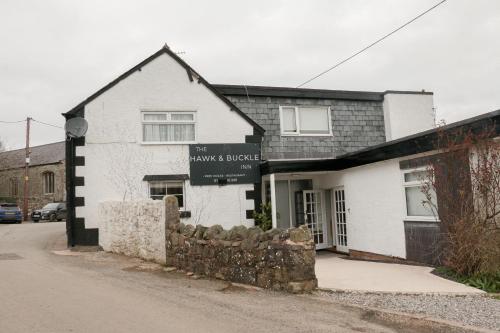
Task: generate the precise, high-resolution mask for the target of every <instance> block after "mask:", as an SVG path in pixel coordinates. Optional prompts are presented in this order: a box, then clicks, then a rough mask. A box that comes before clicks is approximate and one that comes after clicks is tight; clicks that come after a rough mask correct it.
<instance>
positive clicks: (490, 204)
mask: <svg viewBox="0 0 500 333" xmlns="http://www.w3.org/2000/svg"><path fill="white" fill-rule="evenodd" d="M495 133H496V132H495V128H494V127H491V128H488V129H486V130H483V131H481V132H479V133H478V132H477V131H476V132H472V131H471V130H468V131H465V130H454V131H449V130H448V131H446V130H444V129H442V128H438V135H437V140H436V146H435V148H436V149H437V150H439V151H440V153H439V154H438V155H437V156H435V157H434V158H433V159H432V163H431V165H430V166H429V168H428V172H427V176H426V177H427V179H426V181H425V182H423V184H424V185H423V186H422V192H423V193H424V194H425V196H426V202H425V203H424V204H427V205H429V206H431V208H432V209H433V211H434V212H435V213H436V214H437V215H438V216H439V218H440V221H441V222H440V227H441V235H442V237H441V244H440V249H441V250H442V252H441V255H442V257H441V262H442V263H443V264H444V265H445V266H447V267H449V268H451V269H453V270H454V271H455V272H457V273H459V274H463V275H468V276H471V275H475V274H480V273H486V274H488V273H496V272H497V271H498V270H499V267H500V232H499V226H500V141H499V140H498V139H495V138H494V137H495ZM433 193H436V195H437V203H436V202H435V201H433V200H431V198H432V197H433Z"/></svg>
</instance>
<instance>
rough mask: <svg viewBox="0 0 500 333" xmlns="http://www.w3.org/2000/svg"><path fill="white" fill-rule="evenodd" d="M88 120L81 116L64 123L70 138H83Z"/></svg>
mask: <svg viewBox="0 0 500 333" xmlns="http://www.w3.org/2000/svg"><path fill="white" fill-rule="evenodd" d="M88 127H89V126H88V124H87V121H86V120H85V119H83V118H81V117H75V118H71V119H69V120H68V121H66V124H64V130H65V131H66V134H67V135H68V136H69V137H70V138H81V137H82V136H84V135H85V133H87V128H88Z"/></svg>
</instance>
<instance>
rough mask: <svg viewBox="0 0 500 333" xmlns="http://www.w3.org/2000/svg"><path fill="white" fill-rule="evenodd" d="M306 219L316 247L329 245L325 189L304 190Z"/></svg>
mask: <svg viewBox="0 0 500 333" xmlns="http://www.w3.org/2000/svg"><path fill="white" fill-rule="evenodd" d="M303 195H304V219H305V223H306V225H307V227H308V228H309V229H310V230H311V233H312V235H313V239H314V243H315V244H316V249H324V248H327V247H328V239H327V236H326V234H327V233H326V230H327V228H326V221H325V220H326V218H325V207H324V204H323V201H324V199H323V191H314V190H313V191H304V192H303Z"/></svg>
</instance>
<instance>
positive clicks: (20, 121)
mask: <svg viewBox="0 0 500 333" xmlns="http://www.w3.org/2000/svg"><path fill="white" fill-rule="evenodd" d="M25 121H26V119H23V120H17V121H6V120H0V123H4V124H15V123H22V122H25Z"/></svg>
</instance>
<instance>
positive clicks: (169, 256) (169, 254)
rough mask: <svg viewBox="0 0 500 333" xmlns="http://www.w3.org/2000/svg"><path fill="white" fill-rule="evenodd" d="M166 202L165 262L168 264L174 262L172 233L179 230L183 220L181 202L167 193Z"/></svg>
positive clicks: (164, 201)
mask: <svg viewBox="0 0 500 333" xmlns="http://www.w3.org/2000/svg"><path fill="white" fill-rule="evenodd" d="M163 203H164V204H165V256H166V258H165V262H166V264H167V266H168V265H173V263H174V253H173V251H172V242H171V239H170V235H171V234H172V232H175V231H176V230H177V226H178V224H179V223H180V221H181V217H180V213H179V203H178V201H177V198H176V197H175V196H173V195H167V196H165V197H164V198H163Z"/></svg>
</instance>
